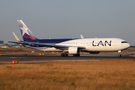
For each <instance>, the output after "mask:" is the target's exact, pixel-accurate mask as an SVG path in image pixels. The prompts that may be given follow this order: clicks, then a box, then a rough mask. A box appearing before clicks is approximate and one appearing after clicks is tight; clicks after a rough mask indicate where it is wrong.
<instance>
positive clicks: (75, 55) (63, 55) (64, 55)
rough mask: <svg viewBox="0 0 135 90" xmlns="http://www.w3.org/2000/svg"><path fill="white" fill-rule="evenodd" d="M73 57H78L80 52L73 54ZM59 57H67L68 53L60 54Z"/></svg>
mask: <svg viewBox="0 0 135 90" xmlns="http://www.w3.org/2000/svg"><path fill="white" fill-rule="evenodd" d="M73 56H74V57H80V54H73ZM61 57H68V54H61Z"/></svg>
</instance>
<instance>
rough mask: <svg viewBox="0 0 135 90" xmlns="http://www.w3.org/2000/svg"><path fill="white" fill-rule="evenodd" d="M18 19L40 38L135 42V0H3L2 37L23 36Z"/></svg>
mask: <svg viewBox="0 0 135 90" xmlns="http://www.w3.org/2000/svg"><path fill="white" fill-rule="evenodd" d="M17 20H23V21H24V23H25V24H26V25H27V26H28V28H29V29H30V30H31V31H32V32H33V33H34V34H35V36H36V37H37V38H70V37H80V34H82V35H83V36H84V37H89V38H95V37H99V38H108V37H109V38H113V37H115V38H122V39H125V40H127V41H128V42H129V43H130V44H131V45H135V0H0V40H4V41H5V42H6V41H9V40H10V41H16V40H15V38H14V36H13V34H12V32H15V33H16V34H17V36H19V38H21V39H22V37H21V34H20V30H19V27H18V24H17Z"/></svg>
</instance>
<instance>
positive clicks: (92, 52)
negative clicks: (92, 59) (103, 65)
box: [89, 51, 100, 54]
mask: <svg viewBox="0 0 135 90" xmlns="http://www.w3.org/2000/svg"><path fill="white" fill-rule="evenodd" d="M89 53H90V54H99V53H100V52H94V51H91V52H89Z"/></svg>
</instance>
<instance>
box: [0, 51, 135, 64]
mask: <svg viewBox="0 0 135 90" xmlns="http://www.w3.org/2000/svg"><path fill="white" fill-rule="evenodd" d="M131 53H132V54H135V52H128V53H127V52H124V53H122V57H118V53H117V52H111V53H101V54H81V55H80V57H73V56H72V55H69V56H68V57H61V56H60V55H1V56H0V62H11V61H57V60H70V61H72V60H93V61H94V60H135V55H130V54H131Z"/></svg>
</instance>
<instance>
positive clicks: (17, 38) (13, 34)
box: [13, 32, 23, 42]
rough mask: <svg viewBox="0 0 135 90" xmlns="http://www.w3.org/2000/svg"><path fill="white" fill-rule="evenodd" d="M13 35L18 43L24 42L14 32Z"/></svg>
mask: <svg viewBox="0 0 135 90" xmlns="http://www.w3.org/2000/svg"><path fill="white" fill-rule="evenodd" d="M13 35H14V37H15V39H16V40H17V41H18V42H23V41H22V40H20V39H19V38H18V37H17V35H16V34H15V33H14V32H13Z"/></svg>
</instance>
